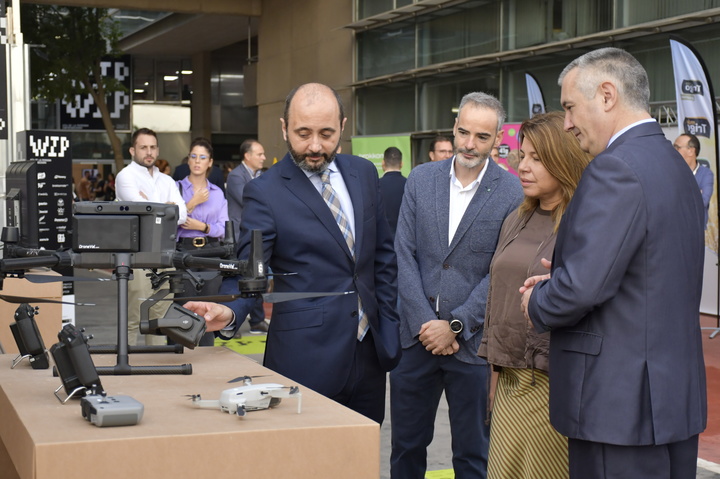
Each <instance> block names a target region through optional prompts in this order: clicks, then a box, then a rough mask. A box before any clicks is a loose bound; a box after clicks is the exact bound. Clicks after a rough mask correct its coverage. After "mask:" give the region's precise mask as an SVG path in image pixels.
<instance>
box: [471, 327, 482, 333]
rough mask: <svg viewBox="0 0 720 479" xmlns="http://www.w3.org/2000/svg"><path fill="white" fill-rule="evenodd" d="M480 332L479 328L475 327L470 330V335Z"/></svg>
mask: <svg viewBox="0 0 720 479" xmlns="http://www.w3.org/2000/svg"><path fill="white" fill-rule="evenodd" d="M479 330H480V326H475V327H474V328H471V329H470V332H471V333H477V332H478V331H479Z"/></svg>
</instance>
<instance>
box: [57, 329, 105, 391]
mask: <svg viewBox="0 0 720 479" xmlns="http://www.w3.org/2000/svg"><path fill="white" fill-rule="evenodd" d="M82 332H83V331H82V330H81V331H78V330H77V329H75V326H73V325H72V324H66V325H65V326H64V327H63V328H62V329H61V330H60V332H59V333H58V339H59V340H60V341H59V342H58V343H56V344H54V345H53V346H52V347H50V354H52V357H53V360H54V361H55V369H54V371H53V373H57V375H58V376H60V380H61V381H62V384H61V385H60V387H58V388H57V389H56V390H55V397H57V398H58V400H59V401H60V402H62V403H65V402H66V401H67V400H68V399H70V398H80V397H82V396H84V395H85V393H86V392H87V391H90V392H91V393H92V394H101V393H102V392H103V388H102V384H101V383H100V377H99V376H98V373H97V370H96V369H95V363H93V360H92V357H90V350H89V349H88V345H87V338H86V337H85V336H83V334H82ZM63 387H64V388H65V393H66V394H67V397H66V398H65V399H61V398H60V396H58V391H60V389H61V388H63Z"/></svg>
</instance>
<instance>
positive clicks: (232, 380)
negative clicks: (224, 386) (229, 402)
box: [228, 374, 269, 383]
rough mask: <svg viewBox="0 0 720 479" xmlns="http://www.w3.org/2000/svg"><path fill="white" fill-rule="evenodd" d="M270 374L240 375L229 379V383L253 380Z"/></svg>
mask: <svg viewBox="0 0 720 479" xmlns="http://www.w3.org/2000/svg"><path fill="white" fill-rule="evenodd" d="M267 376H269V374H262V375H260V376H238V377H236V378H235V379H231V380H230V381H228V382H229V383H237V382H240V381H251V380H252V379H253V378H264V377H267Z"/></svg>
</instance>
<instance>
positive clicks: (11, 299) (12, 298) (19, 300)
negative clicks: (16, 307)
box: [0, 294, 95, 306]
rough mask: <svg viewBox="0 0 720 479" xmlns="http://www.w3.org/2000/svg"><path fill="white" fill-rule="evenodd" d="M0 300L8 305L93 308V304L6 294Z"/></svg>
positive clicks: (0, 295) (0, 296)
mask: <svg viewBox="0 0 720 479" xmlns="http://www.w3.org/2000/svg"><path fill="white" fill-rule="evenodd" d="M0 299H2V300H3V301H6V302H8V303H13V304H21V303H53V304H72V305H75V306H95V303H73V302H70V301H58V300H55V299H45V298H29V297H27V296H8V295H6V294H0Z"/></svg>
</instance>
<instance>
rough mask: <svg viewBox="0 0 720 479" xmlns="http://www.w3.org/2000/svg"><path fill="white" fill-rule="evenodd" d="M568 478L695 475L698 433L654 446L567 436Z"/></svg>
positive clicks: (684, 478)
mask: <svg viewBox="0 0 720 479" xmlns="http://www.w3.org/2000/svg"><path fill="white" fill-rule="evenodd" d="M568 450H569V454H570V478H571V479H695V476H696V474H697V453H698V436H697V435H695V436H693V437H691V438H690V439H686V440H684V441H680V442H672V443H670V444H661V445H658V446H616V445H613V444H603V443H598V442H589V441H581V440H579V439H569V440H568Z"/></svg>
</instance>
